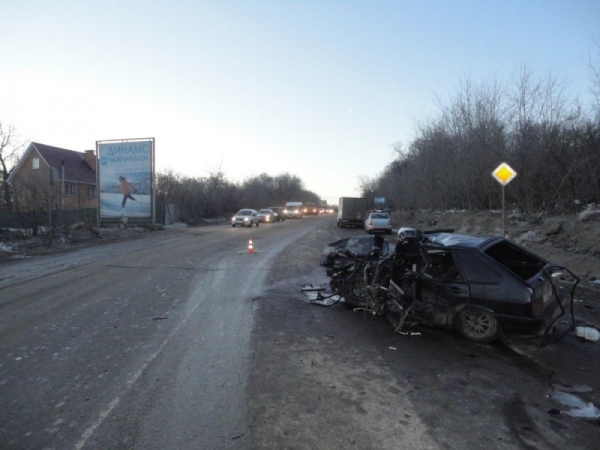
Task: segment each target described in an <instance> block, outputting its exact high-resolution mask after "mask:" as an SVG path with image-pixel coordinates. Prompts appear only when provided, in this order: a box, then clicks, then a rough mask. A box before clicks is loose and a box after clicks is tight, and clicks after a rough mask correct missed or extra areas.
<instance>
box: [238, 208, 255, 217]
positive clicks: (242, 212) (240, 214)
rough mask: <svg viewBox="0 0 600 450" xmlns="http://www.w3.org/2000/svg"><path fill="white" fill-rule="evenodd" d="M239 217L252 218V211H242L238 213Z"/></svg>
mask: <svg viewBox="0 0 600 450" xmlns="http://www.w3.org/2000/svg"><path fill="white" fill-rule="evenodd" d="M237 215H238V216H251V215H252V211H250V210H249V209H242V210H241V211H240V212H238V213H237Z"/></svg>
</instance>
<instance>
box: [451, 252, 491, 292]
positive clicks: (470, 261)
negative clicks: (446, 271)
mask: <svg viewBox="0 0 600 450" xmlns="http://www.w3.org/2000/svg"><path fill="white" fill-rule="evenodd" d="M454 256H455V258H456V260H457V262H458V264H459V265H460V268H461V270H462V272H463V273H464V275H465V277H466V279H467V280H468V281H470V282H472V283H481V284H500V282H501V281H502V274H501V273H500V272H498V271H497V270H494V269H493V268H492V267H490V265H489V263H488V262H487V261H485V259H484V258H483V257H481V255H478V254H477V253H474V252H455V254H454Z"/></svg>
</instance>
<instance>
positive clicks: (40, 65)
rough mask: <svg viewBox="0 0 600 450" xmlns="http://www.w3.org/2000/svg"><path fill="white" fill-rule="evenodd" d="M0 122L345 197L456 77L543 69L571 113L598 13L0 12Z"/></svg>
mask: <svg viewBox="0 0 600 450" xmlns="http://www.w3.org/2000/svg"><path fill="white" fill-rule="evenodd" d="M0 11H1V14H2V17H3V19H2V25H1V26H0V50H1V51H0V119H2V120H4V121H5V122H9V123H11V124H13V125H15V126H16V127H17V128H18V130H19V132H20V133H21V135H22V136H23V137H24V138H26V139H31V140H35V141H38V142H41V143H44V144H48V145H54V146H58V147H64V148H68V149H72V150H86V149H92V148H94V147H95V142H96V141H97V140H103V139H121V138H137V137H155V138H156V151H157V154H156V166H157V170H161V169H165V168H172V169H174V170H175V171H177V172H180V173H182V174H185V175H190V176H205V175H206V174H207V173H208V171H210V170H216V169H217V168H219V167H220V168H221V169H222V170H223V171H224V173H225V174H226V176H227V178H228V179H230V180H234V181H242V180H244V179H245V178H246V177H248V176H253V175H258V174H260V173H263V172H266V173H269V174H272V175H277V174H280V173H283V172H290V173H293V174H296V175H298V176H299V177H300V178H302V179H303V180H304V182H305V184H306V187H307V188H308V189H310V190H312V191H314V192H316V193H317V194H319V195H320V196H321V197H322V198H325V199H328V200H329V201H330V202H337V197H339V196H353V195H358V194H359V192H358V186H359V182H358V179H359V176H369V177H372V176H374V175H377V174H378V173H379V172H380V171H381V170H382V169H383V168H384V166H385V165H386V164H387V163H389V162H390V161H391V160H392V159H393V157H394V153H393V150H392V146H393V144H394V143H396V142H404V143H407V142H409V141H410V140H411V139H412V137H413V130H414V127H415V124H416V122H417V121H419V120H422V119H424V118H427V117H431V116H433V115H435V114H436V112H437V106H436V96H437V97H439V98H441V99H442V100H443V99H445V98H447V97H448V96H449V95H451V94H453V93H455V92H456V91H457V88H458V83H459V82H460V80H461V79H462V78H464V77H465V76H466V77H469V78H471V79H473V80H475V81H484V80H487V79H490V80H491V79H494V78H495V79H498V80H500V81H505V82H509V81H510V80H511V78H512V77H513V76H514V74H515V69H516V67H517V66H519V65H522V64H527V66H528V67H530V68H531V69H532V70H533V71H534V73H535V75H536V76H539V77H540V78H541V77H544V76H546V75H547V74H548V72H549V71H553V72H554V73H555V74H556V75H558V76H559V77H561V78H564V79H566V80H567V81H568V83H569V92H570V93H571V94H572V95H579V97H580V99H581V100H582V102H583V103H584V104H587V103H589V102H590V101H591V100H590V97H589V92H588V91H589V87H590V82H589V73H588V69H587V66H586V60H587V58H588V57H589V55H590V54H594V53H595V52H596V51H597V50H596V49H597V47H596V44H595V40H597V41H599V42H600V1H598V0H568V1H555V0H537V1H534V0H531V1H527V0H519V1H512V0H510V1H509V0H503V1H493V0H479V1H476V0H470V1H467V0H465V1H441V0H438V1H427V0H423V1H417V0H411V1H403V0H397V1H377V0H374V1H366V0H365V1H338V0H320V1H309V0H296V1H286V0H278V1H274V0H273V1H223V0H220V1H177V0H171V1H151V0H143V1H133V0H132V1H128V0H116V1H113V0H109V1H106V0H94V1H91V0H90V1H60V0H45V1H35V0H22V1H7V0H5V1H3V2H2V6H1V9H0Z"/></svg>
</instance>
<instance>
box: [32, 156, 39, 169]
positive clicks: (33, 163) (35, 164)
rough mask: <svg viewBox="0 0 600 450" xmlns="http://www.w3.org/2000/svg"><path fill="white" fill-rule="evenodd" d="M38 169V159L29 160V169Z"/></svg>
mask: <svg viewBox="0 0 600 450" xmlns="http://www.w3.org/2000/svg"><path fill="white" fill-rule="evenodd" d="M39 168H40V158H33V159H32V160H31V169H32V170H37V169H39Z"/></svg>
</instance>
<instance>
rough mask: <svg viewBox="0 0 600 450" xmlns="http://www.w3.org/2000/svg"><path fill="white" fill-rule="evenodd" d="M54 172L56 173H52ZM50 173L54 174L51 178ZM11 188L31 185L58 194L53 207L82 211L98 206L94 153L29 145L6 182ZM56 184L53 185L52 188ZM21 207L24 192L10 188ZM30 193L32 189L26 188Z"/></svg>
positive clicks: (24, 199) (37, 144)
mask: <svg viewBox="0 0 600 450" xmlns="http://www.w3.org/2000/svg"><path fill="white" fill-rule="evenodd" d="M51 169H55V170H51ZM50 172H52V173H53V175H52V176H51V175H50ZM7 181H8V183H9V184H11V185H12V186H17V185H19V184H20V185H21V186H33V185H35V184H37V186H38V187H40V188H41V189H42V190H43V189H44V188H45V189H46V190H50V189H51V188H50V185H51V183H52V185H53V186H54V189H55V190H56V191H57V192H58V194H57V195H55V196H53V197H52V198H53V199H54V203H55V204H54V207H55V208H59V209H82V208H96V207H98V197H97V195H96V154H95V151H94V150H86V151H83V152H78V151H75V150H67V149H65V148H60V147H53V146H51V145H45V144H40V143H39V142H32V143H31V144H29V147H27V150H26V151H25V153H24V154H23V156H22V157H21V159H20V160H19V162H18V163H17V165H16V166H15V168H14V169H13V170H12V172H11V174H10V176H9V177H8V179H7ZM55 184H56V185H55ZM13 190H14V192H15V196H16V197H19V196H21V198H20V199H18V198H17V199H15V200H20V202H19V201H17V202H15V203H16V204H19V203H20V204H21V205H23V202H26V201H28V200H27V196H26V195H22V194H23V192H24V190H23V189H18V188H16V189H13ZM29 190H31V188H30V189H29Z"/></svg>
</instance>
